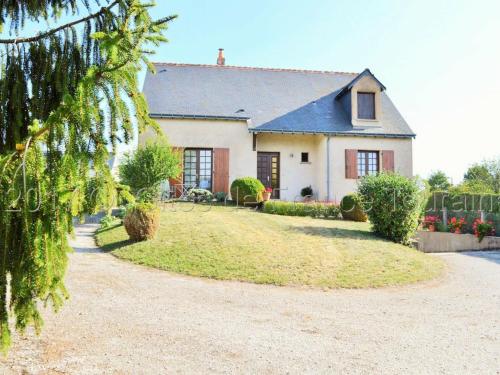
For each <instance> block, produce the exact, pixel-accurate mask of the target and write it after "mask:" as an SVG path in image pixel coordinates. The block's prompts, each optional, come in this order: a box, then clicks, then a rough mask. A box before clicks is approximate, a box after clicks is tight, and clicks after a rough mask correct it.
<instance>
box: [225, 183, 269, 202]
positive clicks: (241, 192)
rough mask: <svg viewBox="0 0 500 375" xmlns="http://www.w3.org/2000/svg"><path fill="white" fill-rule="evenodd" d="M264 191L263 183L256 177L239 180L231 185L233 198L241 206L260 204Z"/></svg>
mask: <svg viewBox="0 0 500 375" xmlns="http://www.w3.org/2000/svg"><path fill="white" fill-rule="evenodd" d="M264 190H265V187H264V185H263V184H262V182H260V181H259V180H258V179H256V178H254V177H243V178H237V179H236V180H234V181H233V183H232V184H231V197H232V198H233V200H234V201H237V202H238V204H241V205H244V204H249V203H250V204H252V203H260V202H262V193H263V192H264Z"/></svg>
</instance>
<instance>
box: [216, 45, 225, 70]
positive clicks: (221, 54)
mask: <svg viewBox="0 0 500 375" xmlns="http://www.w3.org/2000/svg"><path fill="white" fill-rule="evenodd" d="M217 65H220V66H223V65H226V58H225V57H224V48H219V57H217Z"/></svg>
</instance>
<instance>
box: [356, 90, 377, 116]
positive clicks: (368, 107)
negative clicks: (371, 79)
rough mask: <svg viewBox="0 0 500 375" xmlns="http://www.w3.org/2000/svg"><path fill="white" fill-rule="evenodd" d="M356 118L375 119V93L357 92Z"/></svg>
mask: <svg viewBox="0 0 500 375" xmlns="http://www.w3.org/2000/svg"><path fill="white" fill-rule="evenodd" d="M358 119H360V120H375V93H373V92H358Z"/></svg>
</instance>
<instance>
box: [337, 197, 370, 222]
mask: <svg viewBox="0 0 500 375" xmlns="http://www.w3.org/2000/svg"><path fill="white" fill-rule="evenodd" d="M340 211H341V212H342V217H343V218H344V219H345V220H352V221H367V220H368V215H367V214H366V212H365V211H364V210H363V203H362V202H361V197H360V196H359V194H356V193H355V194H349V195H346V196H345V197H344V198H342V201H341V202H340Z"/></svg>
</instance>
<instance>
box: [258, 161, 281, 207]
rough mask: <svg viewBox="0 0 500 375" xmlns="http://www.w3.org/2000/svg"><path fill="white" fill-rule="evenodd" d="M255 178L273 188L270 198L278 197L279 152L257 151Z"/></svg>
mask: <svg viewBox="0 0 500 375" xmlns="http://www.w3.org/2000/svg"><path fill="white" fill-rule="evenodd" d="M257 178H258V179H259V180H260V182H262V183H263V184H264V186H265V187H271V188H273V194H272V198H274V199H279V197H280V191H279V188H280V154H279V152H257Z"/></svg>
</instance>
